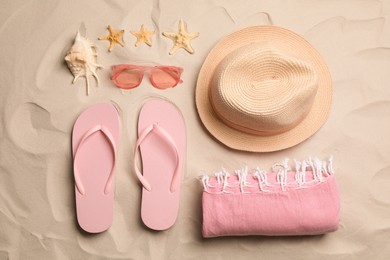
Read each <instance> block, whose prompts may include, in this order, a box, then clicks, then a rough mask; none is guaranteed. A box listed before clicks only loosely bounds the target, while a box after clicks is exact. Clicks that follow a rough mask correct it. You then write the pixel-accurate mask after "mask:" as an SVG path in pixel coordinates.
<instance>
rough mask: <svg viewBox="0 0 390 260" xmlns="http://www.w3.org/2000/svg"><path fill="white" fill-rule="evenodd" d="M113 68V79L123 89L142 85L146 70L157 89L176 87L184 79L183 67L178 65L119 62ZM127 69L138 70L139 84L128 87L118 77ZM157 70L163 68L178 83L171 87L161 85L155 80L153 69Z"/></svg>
mask: <svg viewBox="0 0 390 260" xmlns="http://www.w3.org/2000/svg"><path fill="white" fill-rule="evenodd" d="M111 70H112V76H111V80H112V81H113V82H114V84H115V85H116V86H117V87H119V88H121V89H133V88H136V87H138V86H139V85H141V83H142V81H143V78H144V75H145V72H149V80H150V82H151V83H152V85H153V86H154V87H155V88H157V89H167V88H174V87H176V86H177V85H178V84H179V83H182V82H183V81H182V80H181V74H182V72H183V68H181V67H176V66H139V65H132V64H119V65H114V66H112V67H111ZM126 70H134V71H135V72H137V75H138V76H139V82H138V84H136V85H134V86H132V87H127V86H124V85H123V84H121V83H120V82H119V81H118V80H117V78H118V77H119V75H120V74H121V73H122V72H124V71H126ZM156 70H161V71H164V72H166V73H168V74H169V75H170V76H171V77H172V78H173V79H174V80H175V81H176V83H175V84H174V85H173V86H169V87H161V86H159V85H158V84H157V83H156V82H155V81H154V80H153V71H156Z"/></svg>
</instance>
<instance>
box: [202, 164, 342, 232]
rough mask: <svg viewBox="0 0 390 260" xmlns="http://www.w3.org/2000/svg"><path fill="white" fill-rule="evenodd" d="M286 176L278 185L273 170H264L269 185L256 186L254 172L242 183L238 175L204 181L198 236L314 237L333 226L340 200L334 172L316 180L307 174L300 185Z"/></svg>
mask: <svg viewBox="0 0 390 260" xmlns="http://www.w3.org/2000/svg"><path fill="white" fill-rule="evenodd" d="M286 176H287V178H286V180H285V182H284V185H281V184H280V179H278V178H279V177H280V176H279V177H278V174H277V173H268V174H267V177H268V183H269V184H271V185H272V186H271V185H268V186H265V185H264V182H263V183H262V187H261V189H260V179H259V178H256V177H255V176H253V175H248V176H244V177H245V180H244V181H243V180H242V176H241V181H240V177H239V176H237V175H231V176H229V177H227V179H226V180H225V181H224V179H223V177H222V176H219V177H212V178H210V179H208V180H207V182H204V187H205V190H204V192H203V197H202V207H203V231H202V233H203V237H206V238H208V237H217V236H245V235H267V236H279V235H287V236H288V235H315V234H323V233H327V232H330V231H335V230H337V228H338V225H339V208H340V201H339V190H338V186H337V183H336V179H335V177H334V175H327V176H325V175H322V174H321V179H318V178H316V177H315V176H314V174H313V173H312V172H307V173H306V178H307V179H306V180H305V183H304V185H302V186H300V187H298V186H297V184H296V174H295V172H288V173H287V175H286ZM308 176H309V177H308ZM225 178H226V175H225ZM282 182H283V181H282ZM286 184H287V185H286ZM301 184H302V183H301Z"/></svg>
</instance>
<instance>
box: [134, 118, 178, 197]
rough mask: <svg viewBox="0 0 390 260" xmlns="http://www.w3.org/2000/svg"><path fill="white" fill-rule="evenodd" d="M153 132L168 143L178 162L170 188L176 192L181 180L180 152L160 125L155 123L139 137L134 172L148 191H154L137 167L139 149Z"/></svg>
mask: <svg viewBox="0 0 390 260" xmlns="http://www.w3.org/2000/svg"><path fill="white" fill-rule="evenodd" d="M152 132H153V133H155V134H156V135H157V136H158V137H160V138H161V139H162V140H163V141H165V143H167V144H168V145H169V146H170V147H171V148H172V150H173V151H174V153H175V160H176V162H175V170H174V173H173V177H172V182H171V187H170V191H171V192H175V191H176V188H177V185H178V180H179V178H178V176H179V174H178V171H179V170H180V160H179V152H178V149H177V146H176V143H175V141H174V140H173V138H172V137H171V135H170V134H169V133H168V132H167V131H166V130H165V129H164V128H162V127H161V126H159V125H158V123H154V124H151V125H149V126H148V127H146V128H145V129H144V130H143V131H142V132H141V134H140V135H139V138H138V140H137V143H136V145H135V148H134V170H135V173H136V174H137V177H138V179H139V180H140V182H141V183H142V185H143V186H144V188H145V189H146V190H148V191H151V190H152V187H151V185H150V184H149V182H148V181H147V180H146V179H145V177H144V176H143V175H142V173H141V171H140V169H139V168H138V166H137V151H138V148H139V146H140V145H141V143H142V142H143V141H144V140H145V138H146V137H147V136H148V135H149V134H151V133H152Z"/></svg>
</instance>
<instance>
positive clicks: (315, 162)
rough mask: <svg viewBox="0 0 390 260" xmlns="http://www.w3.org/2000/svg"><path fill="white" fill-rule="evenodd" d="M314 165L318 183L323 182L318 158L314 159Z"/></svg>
mask: <svg viewBox="0 0 390 260" xmlns="http://www.w3.org/2000/svg"><path fill="white" fill-rule="evenodd" d="M314 164H315V167H316V175H317V179H318V181H319V182H323V181H324V178H323V176H322V162H321V160H320V159H318V158H314Z"/></svg>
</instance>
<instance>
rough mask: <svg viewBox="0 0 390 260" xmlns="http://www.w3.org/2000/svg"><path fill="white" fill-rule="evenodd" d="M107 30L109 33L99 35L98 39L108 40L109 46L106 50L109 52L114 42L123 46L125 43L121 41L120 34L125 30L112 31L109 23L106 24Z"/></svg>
mask: <svg viewBox="0 0 390 260" xmlns="http://www.w3.org/2000/svg"><path fill="white" fill-rule="evenodd" d="M107 29H108V32H109V33H110V34H109V35H106V36H101V37H99V38H98V39H99V40H107V41H109V42H110V47H109V48H108V51H109V52H111V51H112V48H113V47H114V45H115V43H118V44H119V45H121V46H122V47H123V46H125V44H124V43H123V41H122V35H123V33H124V32H125V30H121V31H120V32H116V31H114V29H113V28H112V26H111V25H108V28H107Z"/></svg>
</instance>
